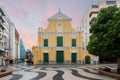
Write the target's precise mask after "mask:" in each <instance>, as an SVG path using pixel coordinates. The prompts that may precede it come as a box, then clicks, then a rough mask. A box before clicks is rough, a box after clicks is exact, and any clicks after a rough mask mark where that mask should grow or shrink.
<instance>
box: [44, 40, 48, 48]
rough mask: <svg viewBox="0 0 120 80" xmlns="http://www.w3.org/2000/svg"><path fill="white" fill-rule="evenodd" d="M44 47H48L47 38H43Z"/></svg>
mask: <svg viewBox="0 0 120 80" xmlns="http://www.w3.org/2000/svg"><path fill="white" fill-rule="evenodd" d="M44 47H48V39H44Z"/></svg>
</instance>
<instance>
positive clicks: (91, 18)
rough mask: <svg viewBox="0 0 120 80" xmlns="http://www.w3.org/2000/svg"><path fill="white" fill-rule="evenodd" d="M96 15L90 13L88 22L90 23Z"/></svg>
mask: <svg viewBox="0 0 120 80" xmlns="http://www.w3.org/2000/svg"><path fill="white" fill-rule="evenodd" d="M96 17H97V14H92V15H91V17H90V18H89V22H90V23H91V22H92V21H93V20H94V18H96Z"/></svg>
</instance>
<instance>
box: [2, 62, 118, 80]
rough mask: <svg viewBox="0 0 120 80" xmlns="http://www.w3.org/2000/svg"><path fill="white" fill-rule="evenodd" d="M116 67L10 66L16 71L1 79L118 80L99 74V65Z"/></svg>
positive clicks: (114, 65) (113, 65)
mask: <svg viewBox="0 0 120 80" xmlns="http://www.w3.org/2000/svg"><path fill="white" fill-rule="evenodd" d="M105 66H109V67H113V68H114V67H116V64H104V65H77V66H74V65H73V66H72V65H70V66H69V65H62V66H61V65H52V66H51V65H36V66H24V65H14V66H10V67H11V68H12V69H13V70H14V71H13V74H12V75H8V76H5V77H2V78H0V80H116V79H114V78H110V77H106V76H103V75H99V74H98V68H99V67H105Z"/></svg>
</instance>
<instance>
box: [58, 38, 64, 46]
mask: <svg viewBox="0 0 120 80" xmlns="http://www.w3.org/2000/svg"><path fill="white" fill-rule="evenodd" d="M62 46H63V37H57V47H62Z"/></svg>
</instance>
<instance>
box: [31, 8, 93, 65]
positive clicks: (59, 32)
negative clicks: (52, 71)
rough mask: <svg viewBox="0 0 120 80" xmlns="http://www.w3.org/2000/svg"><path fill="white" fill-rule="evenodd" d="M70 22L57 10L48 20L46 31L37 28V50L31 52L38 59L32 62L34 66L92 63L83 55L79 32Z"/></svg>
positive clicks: (87, 55)
mask: <svg viewBox="0 0 120 80" xmlns="http://www.w3.org/2000/svg"><path fill="white" fill-rule="evenodd" d="M71 21H72V19H71V18H70V17H68V16H67V15H65V14H63V13H62V12H61V11H60V10H59V12H58V13H56V14H55V15H53V16H52V17H50V18H49V19H48V22H49V23H48V27H47V28H46V29H42V27H40V28H39V30H38V48H35V47H33V50H32V51H33V56H34V57H38V59H35V60H38V61H34V62H35V63H36V64H44V63H46V64H60V63H63V64H72V63H77V64H84V63H86V64H90V63H93V61H92V60H93V56H92V55H90V54H83V51H82V49H81V44H82V36H81V31H80V29H77V30H75V29H74V28H73V27H72V24H71ZM35 49H36V50H35ZM36 55H37V56H36ZM33 59H34V58H33Z"/></svg>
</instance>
